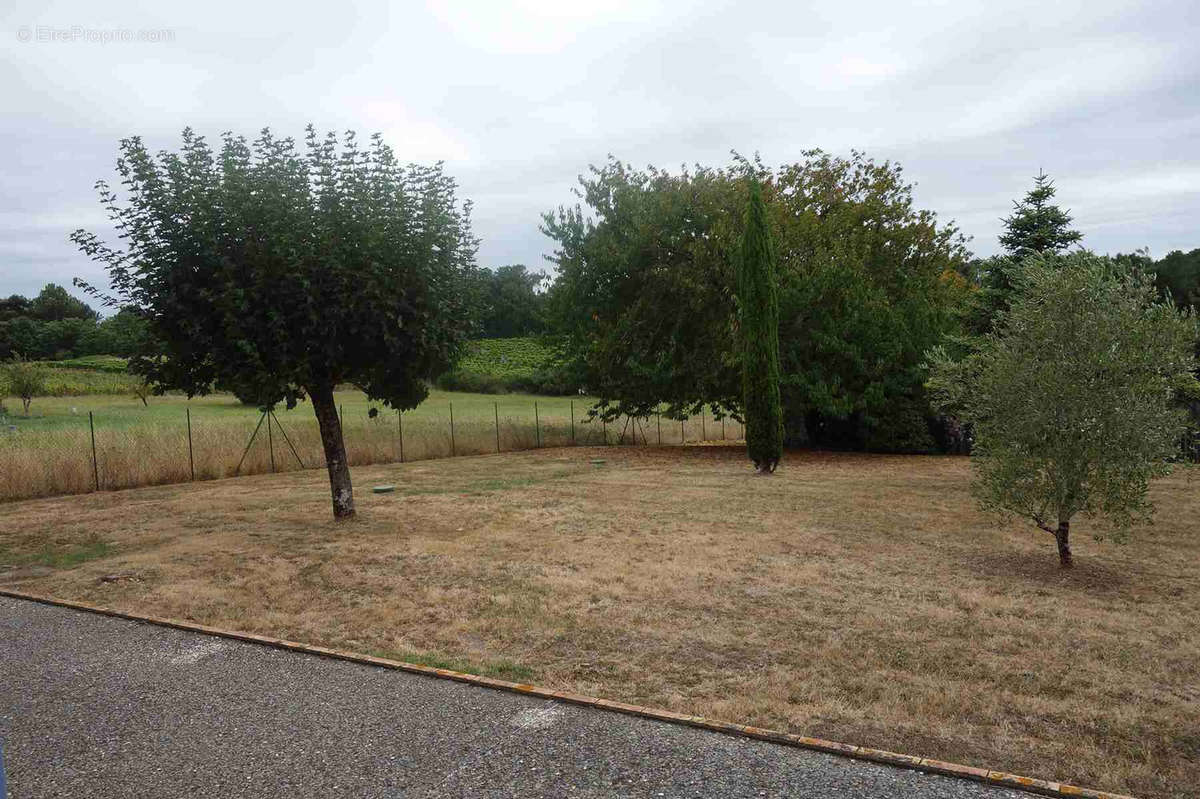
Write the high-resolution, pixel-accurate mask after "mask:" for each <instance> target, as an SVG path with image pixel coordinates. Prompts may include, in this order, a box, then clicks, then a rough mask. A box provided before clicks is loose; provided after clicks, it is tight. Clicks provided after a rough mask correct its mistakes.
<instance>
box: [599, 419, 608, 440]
mask: <svg viewBox="0 0 1200 799" xmlns="http://www.w3.org/2000/svg"><path fill="white" fill-rule="evenodd" d="M600 425H601V426H602V427H603V428H604V446H606V447H607V446H608V420H607V419H605V418H604V417H603V416H601V417H600Z"/></svg>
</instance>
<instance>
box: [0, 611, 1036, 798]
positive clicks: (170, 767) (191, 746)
mask: <svg viewBox="0 0 1200 799" xmlns="http://www.w3.org/2000/svg"><path fill="white" fill-rule="evenodd" d="M0 741H2V742H3V750H4V757H3V760H4V762H5V765H6V767H7V777H8V795H9V797H10V799H35V797H73V798H75V799H82V798H83V797H105V798H106V799H111V798H112V797H175V796H198V797H206V799H209V798H212V797H255V799H264V798H266V797H295V796H321V797H343V796H345V797H473V798H474V797H725V796H729V797H785V796H786V797H814V798H815V797H847V798H849V797H854V798H855V799H864V798H872V797H906V798H909V799H934V798H935V797H937V798H938V799H943V798H944V799H1022V797H1024V799H1028V796H1029V795H1028V794H1024V793H1021V792H1017V791H1012V790H1007V789H1001V788H993V787H987V786H984V785H980V784H976V783H972V782H968V781H963V780H956V779H952V778H949V777H942V776H937V775H929V774H922V773H919V772H916V771H908V770H904V769H895V768H890V767H887V766H881V765H876V764H872V763H864V762H858V761H854V760H849V759H845V758H838V757H833V756H830V755H824V754H821V753H817V752H810V751H805V750H801V749H794V748H791V747H787V746H780V745H776V744H770V743H765V742H761V741H752V740H748V739H742V738H737V737H731V736H725V735H720V734H718V733H713V732H706V731H703V730H696V729H691V728H688V727H681V726H676V725H672V724H666V723H662V722H656V721H648V720H643V719H637V718H633V717H629V716H623V715H619V714H615V713H610V712H604V711H599V710H595V709H589V708H583V707H577V706H571V705H564V704H559V703H556V702H551V701H546V700H541V699H535V698H531V697H525V696H520V695H515V694H509V693H505V692H502V691H495V690H489V689H485V688H479V687H475V686H470V685H464V684H461V683H454V682H450V681H447V680H438V679H433V678H429V677H423V676H418V675H412V674H406V673H403V672H397V671H392V670H388V669H382V668H376V667H371V666H363V665H358V664H354V663H348V662H342V661H336V660H331V659H327V658H321V657H317V656H313V655H303V654H298V653H294V652H286V651H282V650H277V649H271V648H269V647H264V646H258V645H255V644H248V643H241V642H236V641H228V640H224V639H220V638H214V637H210V636H205V635H201V634H197V633H190V632H183V631H179V630H172V629H166V628H162V627H156V626H153V625H149V624H141V623H137V622H131V621H125V620H121V619H113V618H108V617H105V616H99V615H95V614H91V613H85V612H81V611H75V610H69V609H65V608H57V607H51V606H47V605H41V604H37V603H34V602H26V601H22V600H15V599H8V598H4V597H0Z"/></svg>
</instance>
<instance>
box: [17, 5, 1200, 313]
mask: <svg viewBox="0 0 1200 799" xmlns="http://www.w3.org/2000/svg"><path fill="white" fill-rule="evenodd" d="M502 6H504V7H502ZM113 31H117V32H118V34H119V35H118V36H117V37H115V38H118V39H126V40H124V41H121V40H113V39H114V37H113V33H112V32H113ZM106 38H108V39H109V40H108V41H105V39H106ZM139 39H145V40H144V41H143V40H139ZM1197 41H1200V2H1197V0H1178V2H1174V1H1173V0H1163V1H1162V2H1147V1H1146V0H1142V2H1116V1H1115V0H1087V2H1064V1H1062V0H1053V1H1051V2H1047V0H1038V2H1029V3H1025V2H1007V1H1006V0H987V1H986V2H974V1H973V0H950V1H949V2H894V0H875V1H873V2H854V1H853V0H841V1H840V2H839V1H837V0H825V1H824V2H779V3H775V4H767V3H764V4H759V5H755V4H752V3H748V2H740V3H737V2H711V3H697V4H685V3H682V2H675V3H655V2H650V1H648V0H633V1H632V2H624V1H623V0H619V1H617V2H579V0H527V1H526V2H517V3H509V4H503V3H500V2H486V1H480V2H470V3H468V2H392V3H384V2H358V3H302V2H290V3H277V4H270V3H260V2H252V1H251V0H239V1H238V2H230V3H226V2H198V3H187V4H183V3H170V2H163V1H162V0H156V2H152V3H144V4H142V3H135V2H124V3H122V2H105V3H97V2H94V0H93V2H87V3H56V2H47V1H46V0H41V1H40V2H24V0H18V1H17V2H15V3H14V2H12V0H7V2H4V3H3V10H0V85H2V87H3V95H2V96H3V100H4V102H3V103H2V104H0V117H2V119H3V125H0V158H2V159H3V166H4V180H3V183H2V184H0V295H4V296H7V295H8V294H10V293H14V292H15V293H22V294H27V295H32V294H35V293H36V292H37V291H38V290H39V289H40V287H41V286H42V285H43V284H44V283H46V282H48V281H53V282H58V283H61V284H63V285H68V286H69V284H70V281H71V278H72V277H75V276H81V277H84V278H87V279H90V280H97V281H98V282H101V283H103V277H102V274H101V273H100V272H99V271H98V269H97V267H96V266H95V265H93V264H91V263H90V262H89V261H87V260H86V259H85V258H84V257H83V256H82V255H80V254H79V253H78V252H77V251H76V250H75V249H74V247H73V245H71V244H70V242H69V241H68V240H67V236H68V234H69V233H70V231H71V230H73V229H74V228H76V227H80V226H82V227H90V228H92V229H95V230H97V231H100V230H103V229H104V216H103V214H102V213H101V212H100V207H99V205H98V203H97V202H96V197H95V193H94V191H93V188H92V187H93V183H94V182H95V181H96V180H97V179H98V178H101V177H105V178H111V177H112V175H113V162H114V160H115V156H116V147H117V142H118V140H119V139H120V138H121V137H123V136H129V135H133V134H137V135H140V136H142V137H143V138H144V139H145V140H146V141H147V143H148V144H149V145H150V146H151V147H152V148H153V149H159V148H162V147H174V146H176V145H177V143H178V138H179V131H180V130H181V129H182V128H183V127H185V126H192V127H193V128H196V129H197V130H198V131H199V132H200V133H203V134H205V135H208V136H209V137H210V138H213V139H215V138H216V137H217V135H218V134H219V133H220V132H221V131H223V130H234V131H236V132H240V133H245V134H248V135H252V134H254V133H256V132H257V131H258V130H259V129H260V128H261V127H263V126H270V127H271V128H272V129H273V130H275V131H276V132H277V133H286V134H290V135H295V136H297V137H299V136H300V135H301V134H302V133H303V128H304V125H305V124H306V123H308V122H312V123H314V124H315V125H316V126H317V127H318V128H320V129H322V130H325V129H334V130H345V129H355V130H357V131H359V132H360V133H362V134H367V133H370V132H373V131H376V130H378V131H382V132H383V134H384V135H385V137H386V138H387V140H388V141H389V142H390V143H391V144H392V146H393V147H394V148H395V149H396V151H397V153H398V155H399V156H400V157H401V159H403V160H415V161H433V160H438V159H442V160H445V161H446V163H447V169H448V171H449V172H450V173H451V174H452V175H454V176H455V177H456V178H457V179H458V180H459V182H460V186H461V195H462V196H463V197H469V198H471V199H472V200H474V202H475V217H474V218H475V232H476V234H477V235H478V236H480V237H481V238H482V240H483V241H482V246H481V249H480V254H479V259H480V263H482V264H483V265H485V266H490V267H495V266H500V265H503V264H507V263H516V262H522V263H526V264H529V265H531V266H535V267H541V266H543V265H544V261H543V258H542V256H543V254H544V253H547V252H549V245H548V242H547V240H546V239H545V238H544V237H543V236H542V235H541V234H540V233H539V232H538V222H539V215H540V213H541V212H542V211H545V210H548V209H550V208H553V207H555V206H557V205H559V204H561V203H571V202H573V197H572V195H571V188H572V186H573V185H574V184H575V180H576V176H577V175H578V174H579V173H581V172H583V171H585V170H586V168H587V165H588V164H589V163H599V162H600V161H602V160H603V159H604V158H605V157H606V156H607V155H608V154H609V153H612V154H613V155H615V156H617V157H619V158H621V159H623V160H627V161H631V162H633V163H635V164H638V165H645V164H649V163H653V164H656V165H659V166H675V165H678V164H680V163H685V162H686V163H689V164H691V163H696V162H699V163H703V164H709V165H718V164H724V163H727V162H728V160H729V159H728V154H729V151H730V150H731V149H736V150H738V151H740V152H743V153H746V154H750V153H753V152H755V151H758V152H760V153H761V154H762V157H763V159H764V160H765V161H766V162H767V163H769V164H779V163H783V162H789V161H795V160H799V158H800V153H801V151H802V150H805V149H808V148H812V147H820V148H823V149H825V150H827V151H830V152H832V153H835V154H845V153H848V152H849V150H850V149H851V148H856V149H860V150H864V151H865V152H866V153H867V154H868V155H870V156H873V157H875V158H878V159H893V160H897V161H899V162H900V163H902V164H903V166H904V168H905V171H906V174H907V175H908V178H909V179H910V180H912V181H915V182H916V184H917V189H916V199H917V202H918V204H919V205H920V206H921V207H924V208H929V209H932V210H934V211H936V212H937V213H938V215H939V216H940V217H941V218H942V219H944V220H950V219H953V220H955V221H956V222H957V223H958V224H959V226H960V227H961V228H962V230H963V231H964V232H965V233H966V234H967V235H969V236H971V237H973V240H972V242H971V247H972V249H973V250H974V251H975V252H976V253H978V254H981V255H987V254H991V253H993V252H995V251H996V249H997V245H996V235H997V233H998V230H999V227H1000V223H999V218H1000V217H1002V216H1004V215H1005V214H1006V213H1007V212H1008V211H1009V209H1010V206H1011V202H1012V200H1013V199H1014V198H1016V197H1019V196H1021V195H1023V194H1024V193H1025V191H1027V190H1028V189H1029V187H1030V185H1031V177H1032V175H1034V174H1035V173H1037V171H1038V170H1039V168H1044V169H1045V170H1046V171H1047V172H1049V173H1050V174H1051V176H1052V177H1053V178H1054V179H1055V181H1056V185H1057V186H1058V189H1059V195H1058V198H1059V200H1060V201H1061V204H1062V205H1063V206H1064V207H1067V208H1070V209H1071V211H1072V212H1073V214H1074V216H1075V220H1076V226H1077V227H1078V228H1079V229H1080V230H1081V231H1083V233H1084V236H1085V238H1084V241H1085V243H1086V244H1087V245H1088V246H1090V247H1091V248H1092V249H1094V250H1097V251H1099V252H1116V251H1129V250H1133V249H1135V248H1139V247H1148V248H1149V249H1150V251H1151V253H1152V254H1153V255H1155V256H1156V257H1157V256H1161V255H1162V254H1164V253H1165V252H1167V251H1169V250H1172V249H1189V250H1190V249H1192V248H1195V247H1200V230H1197V226H1196V224H1195V223H1196V220H1197V219H1198V218H1200V80H1198V79H1200V48H1197V46H1196V43H1197Z"/></svg>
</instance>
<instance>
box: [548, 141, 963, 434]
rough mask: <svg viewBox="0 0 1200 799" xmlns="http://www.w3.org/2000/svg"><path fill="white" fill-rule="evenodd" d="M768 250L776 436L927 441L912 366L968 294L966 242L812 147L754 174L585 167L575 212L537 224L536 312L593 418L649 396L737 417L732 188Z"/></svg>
mask: <svg viewBox="0 0 1200 799" xmlns="http://www.w3.org/2000/svg"><path fill="white" fill-rule="evenodd" d="M748 177H753V178H755V179H756V180H758V181H759V183H760V184H761V186H762V191H763V199H764V203H765V205H766V212H767V218H768V222H769V225H770V228H771V230H772V235H773V236H774V238H775V242H776V244H777V258H778V280H779V314H780V317H779V318H780V335H779V340H780V368H781V391H782V399H783V404H784V408H785V424H786V432H787V435H788V437H789V438H790V439H791V440H792V441H793V442H809V441H812V442H815V443H822V444H826V445H833V446H852V447H874V448H880V449H891V448H896V449H903V448H909V449H914V448H915V449H931V448H932V447H933V446H934V442H933V440H932V439H931V437H930V433H929V430H928V428H927V419H926V417H927V416H928V408H927V404H926V401H925V398H924V395H923V388H922V383H923V380H924V375H923V373H922V372H921V367H920V365H921V362H922V360H923V357H924V353H925V351H926V350H927V349H928V348H929V347H931V346H933V345H934V344H935V343H937V342H938V341H939V340H940V339H941V337H942V336H943V335H944V334H945V333H946V332H947V331H949V330H950V329H952V327H953V326H954V324H955V320H956V314H957V313H958V309H959V307H960V306H961V304H962V303H963V301H964V299H965V297H966V295H967V294H968V292H969V287H968V285H967V283H966V281H965V280H963V278H962V277H961V275H960V274H959V269H961V267H962V265H963V263H964V262H965V260H966V255H967V253H966V249H965V241H964V239H963V238H962V237H961V235H959V233H958V231H957V229H956V228H955V227H954V226H953V225H945V224H941V223H939V222H938V221H937V219H936V216H935V215H934V214H933V213H932V212H929V211H924V210H918V209H916V208H915V207H914V206H913V201H912V187H911V185H909V184H908V183H906V182H905V181H904V178H903V172H902V170H901V168H900V167H899V166H898V165H896V164H892V163H890V162H884V163H878V162H876V161H873V160H871V159H869V158H867V157H866V156H865V155H863V154H861V153H854V154H852V155H851V157H849V158H837V157H834V156H831V155H829V154H826V153H824V152H821V151H819V150H813V151H809V152H807V153H805V157H804V160H803V161H801V162H799V163H795V164H790V165H785V166H782V167H779V168H777V169H775V170H770V169H768V168H766V167H764V166H763V165H762V164H761V163H760V162H758V161H750V160H747V159H744V158H736V159H735V160H734V162H733V163H732V164H731V165H729V166H727V167H721V168H711V167H704V166H697V167H696V168H695V169H693V170H689V169H686V168H685V169H683V170H681V171H680V172H679V173H678V174H672V173H669V172H666V171H663V170H659V169H656V168H654V167H650V168H648V169H646V170H639V169H636V168H634V167H632V166H630V165H628V164H625V163H623V162H621V161H618V160H616V159H610V160H609V161H608V162H607V163H606V164H604V165H603V166H601V167H592V169H591V171H590V173H589V175H588V176H586V177H583V178H581V181H580V186H579V189H578V194H579V196H580V198H581V199H582V201H583V204H584V205H586V206H587V208H588V212H589V216H586V217H585V214H584V211H583V209H582V208H581V207H579V206H577V207H575V208H569V209H559V210H558V211H557V212H555V213H549V214H546V215H545V216H544V223H543V230H544V232H545V233H546V234H547V235H548V236H550V237H551V238H552V239H554V240H555V242H556V244H557V249H556V253H555V255H554V259H553V260H554V261H555V262H556V263H557V265H558V274H557V277H556V280H555V283H554V285H553V287H552V289H551V292H550V294H551V296H550V313H551V318H552V320H553V321H554V323H555V324H556V325H557V326H558V329H559V330H560V331H561V332H562V335H563V339H564V350H565V352H566V354H567V357H568V359H569V361H570V362H571V363H572V364H573V365H574V366H575V368H576V369H577V370H578V372H579V375H580V378H581V381H582V382H583V384H584V385H586V386H587V388H588V390H589V391H591V392H594V393H595V394H597V395H598V396H600V397H601V398H602V400H603V404H602V406H601V410H602V412H604V413H610V414H614V413H630V414H634V415H639V414H644V413H647V412H650V411H652V410H653V409H654V408H656V407H657V406H658V405H659V404H660V403H663V404H665V405H666V406H668V412H669V413H671V414H673V415H682V414H686V413H696V412H697V411H698V410H699V408H700V406H701V405H704V404H709V405H712V406H714V410H715V411H716V412H718V413H720V412H721V411H722V409H729V410H732V411H734V412H739V413H740V408H741V403H742V400H741V375H740V361H739V358H738V355H737V347H736V344H735V340H734V336H733V324H732V322H733V319H734V313H735V308H734V302H733V297H734V294H735V292H736V283H737V280H736V275H735V267H734V264H735V262H736V261H735V258H736V251H737V245H738V239H739V236H740V232H741V224H740V221H741V216H742V210H743V209H744V208H745V207H746V202H747V189H746V186H747V181H746V178H748Z"/></svg>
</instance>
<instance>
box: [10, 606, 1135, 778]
mask: <svg viewBox="0 0 1200 799" xmlns="http://www.w3.org/2000/svg"><path fill="white" fill-rule="evenodd" d="M0 596H5V597H10V598H12V599H22V600H26V601H29V602H38V603H40V604H43V605H55V606H58V607H64V608H70V609H72V610H80V611H85V612H88V613H96V614H100V615H103V616H112V617H115V618H119V619H127V620H129V621H137V622H143V623H146V624H154V625H157V626H159V627H171V628H174V629H176V630H184V631H187V632H194V633H201V634H203V635H212V636H216V637H219V638H229V639H233V640H236V641H245V642H247V643H251V644H260V645H263V646H269V647H273V648H275V649H285V650H289V651H292V652H301V653H305V654H310V655H319V656H321V657H327V658H332V659H335V660H345V661H349V662H351V663H361V664H365V665H368V666H378V667H381V668H386V669H392V670H395V671H405V672H409V673H411V674H423V675H425V676H427V677H437V678H440V679H446V680H454V681H456V682H461V683H468V684H470V685H478V686H481V687H484V688H494V689H499V690H502V691H509V692H511V693H517V694H524V695H526V696H535V697H539V698H541V699H552V700H555V701H558V702H567V703H569V704H573V705H582V706H585V707H595V708H599V709H601V710H608V711H612V712H616V713H624V714H626V715H630V716H638V717H640V718H647V719H653V720H655V721H665V722H667V723H670V724H680V725H684V726H688V727H696V728H699V729H703V730H709V731H712V732H719V733H724V734H726V735H738V736H741V737H744V738H753V739H756V740H760V741H769V742H771V743H778V744H785V745H788V746H794V747H798V748H801V749H811V750H814V751H817V752H825V753H827V754H832V755H841V756H842V757H849V758H854V759H857V760H869V761H872V762H875V763H883V764H885V765H888V766H896V767H898V768H906V769H915V770H918V771H928V772H932V773H935V774H943V775H946V776H950V777H959V778H961V779H968V780H974V781H975V782H982V783H987V784H989V785H995V786H998V787H1004V788H1015V789H1018V790H1023V791H1030V792H1032V793H1039V794H1042V795H1045V796H1062V797H1081V799H1134V797H1131V796H1127V795H1125V794H1116V793H1109V792H1107V791H1097V790H1093V789H1091V788H1080V787H1078V786H1075V785H1068V784H1066V783H1059V782H1052V781H1050V780H1040V779H1035V778H1033V777H1022V776H1019V775H1017V774H1009V773H1007V772H1004V771H993V770H991V769H985V768H976V767H975V766H964V765H961V764H958V763H947V762H945V761H942V760H934V759H931V758H924V757H917V756H916V755H904V754H899V753H897V752H887V751H884V750H882V749H871V748H870V747H866V746H854V745H853V744H846V743H839V742H837V741H826V740H824V739H821V738H809V737H807V736H804V735H794V734H792V733H786V732H780V731H778V730H768V729H763V728H761V727H751V726H748V725H745V724H732V723H729V722H725V721H717V720H715V719H709V718H705V717H703V716H689V715H687V714H685V713H674V712H672V711H670V710H660V709H657V708H651V707H642V706H640V705H630V704H626V703H624V702H615V701H613V700H610V699H599V698H597V697H594V696H584V695H582V694H576V693H572V692H570V691H552V690H550V689H549V688H540V687H538V686H535V685H527V684H525V683H514V682H508V681H506V680H497V679H493V678H491V677H482V676H480V675H477V674H466V673H464V672H460V671H452V670H450V669H437V668H433V667H432V666H422V665H420V664H418V663H405V662H403V661H399V660H389V659H387V658H380V657H374V656H372V655H361V654H358V653H355V652H347V651H345V650H341V649H330V648H329V647H324V646H316V645H313V644H302V643H299V642H296V641H287V640H284V639H280V638H271V637H269V636H265V635H255V634H254V633H243V632H236V631H232V630H222V629H219V628H216V627H209V626H206V625H203V624H195V623H193V622H186V621H177V620H175V619H162V618H158V617H156V616H143V615H139V614H136V613H128V612H126V611H123V610H114V609H112V608H106V607H101V606H98V605H89V604H87V603H86V602H75V601H73V600H69V599H58V598H55V597H49V596H42V595H39V594H29V593H26V592H24V591H14V590H12V589H8V588H0Z"/></svg>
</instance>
